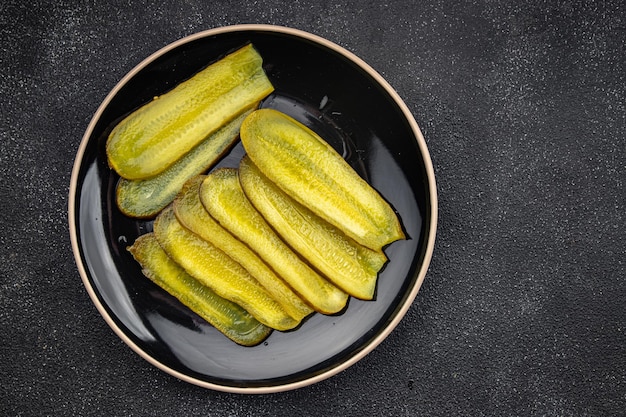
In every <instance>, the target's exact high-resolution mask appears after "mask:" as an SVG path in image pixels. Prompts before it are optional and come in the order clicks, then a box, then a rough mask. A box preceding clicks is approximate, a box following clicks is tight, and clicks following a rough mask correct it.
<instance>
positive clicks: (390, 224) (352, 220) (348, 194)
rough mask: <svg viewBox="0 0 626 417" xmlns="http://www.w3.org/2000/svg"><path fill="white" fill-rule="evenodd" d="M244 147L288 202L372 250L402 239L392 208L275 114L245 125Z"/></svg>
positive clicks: (310, 136)
mask: <svg viewBox="0 0 626 417" xmlns="http://www.w3.org/2000/svg"><path fill="white" fill-rule="evenodd" d="M240 136H241V141H242V143H243V146H244V148H245V150H246V152H247V153H248V155H249V156H250V159H252V161H253V162H254V164H255V165H256V166H257V167H259V169H260V170H261V172H263V173H264V174H265V175H266V176H267V177H268V178H269V179H270V180H271V181H272V182H274V183H275V184H276V185H278V186H279V187H280V188H282V189H283V190H284V191H285V192H286V193H287V194H288V195H289V196H290V197H292V198H293V199H294V200H296V201H298V202H299V203H301V204H302V205H305V206H306V207H308V208H310V209H311V210H312V211H313V212H314V213H315V214H317V215H318V216H320V217H322V218H323V219H325V220H326V221H328V222H329V223H331V224H333V225H334V226H336V227H337V228H339V229H340V230H342V231H344V233H346V234H347V235H348V236H350V237H351V238H353V239H354V240H356V241H357V242H359V243H360V244H362V245H364V246H367V247H369V248H371V249H374V250H380V249H381V248H383V247H384V246H385V245H388V244H389V243H391V242H394V241H396V240H399V239H403V238H404V232H403V230H402V227H401V225H400V222H399V220H398V218H397V216H396V214H395V212H394V211H393V209H392V208H391V207H390V206H389V204H388V203H387V202H386V201H385V200H384V199H383V198H382V197H381V196H380V195H379V194H378V193H377V192H376V190H374V189H373V188H372V187H371V186H370V185H369V184H368V183H367V182H366V181H365V180H364V179H362V178H361V177H360V176H359V175H358V174H357V173H356V171H354V170H353V169H352V167H351V166H350V165H349V164H348V163H347V162H346V161H345V160H344V159H343V158H342V157H341V155H339V154H338V153H337V152H336V151H335V150H334V149H333V148H332V147H331V146H330V145H329V144H328V143H326V142H325V141H324V140H323V139H322V138H321V137H319V136H318V135H317V134H316V133H315V132H313V131H312V130H311V129H309V128H308V127H306V126H304V125H303V124H301V123H300V122H298V121H296V120H295V119H293V118H291V117H289V116H287V115H286V114H284V113H281V112H279V111H277V110H274V109H260V110H256V111H254V112H253V113H252V114H251V115H249V116H248V117H246V119H245V120H244V121H243V124H242V126H241V131H240Z"/></svg>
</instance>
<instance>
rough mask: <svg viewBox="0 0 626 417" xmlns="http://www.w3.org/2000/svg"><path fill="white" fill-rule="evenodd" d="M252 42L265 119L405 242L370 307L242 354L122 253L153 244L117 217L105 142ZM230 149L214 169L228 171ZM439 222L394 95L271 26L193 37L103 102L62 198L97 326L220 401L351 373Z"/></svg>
mask: <svg viewBox="0 0 626 417" xmlns="http://www.w3.org/2000/svg"><path fill="white" fill-rule="evenodd" d="M248 42H252V43H253V44H254V46H255V47H256V49H257V50H258V51H259V53H260V54H261V56H262V57H263V59H264V68H265V70H266V72H267V74H268V77H269V78H270V80H271V81H272V83H273V84H274V86H275V88H276V91H275V92H274V93H273V94H272V95H271V96H270V97H268V98H267V99H266V100H265V101H264V102H263V103H262V105H261V106H262V107H272V108H276V109H279V110H281V111H283V112H285V113H287V114H289V115H291V116H293V117H295V118H296V119H298V120H300V121H301V122H303V123H305V124H306V125H308V126H309V127H311V128H312V129H313V130H315V131H317V133H319V134H320V135H321V136H322V137H324V138H325V139H326V140H327V141H328V142H329V143H330V144H331V145H333V146H334V147H335V148H336V149H337V150H338V151H339V152H340V153H342V154H343V155H344V157H345V158H346V159H347V160H348V161H349V162H350V163H351V164H352V166H353V167H354V168H355V169H356V170H357V171H358V172H359V174H360V175H362V176H363V177H364V178H365V179H366V180H367V181H369V182H370V184H371V185H373V186H374V188H376V189H377V190H378V191H379V192H380V193H381V194H382V196H383V197H384V198H385V199H387V201H389V202H390V203H391V205H392V206H393V207H394V208H395V209H396V211H397V212H398V213H399V216H400V218H401V222H402V225H403V227H404V229H405V231H406V234H407V236H409V239H407V240H405V241H399V242H395V243H392V244H391V245H389V246H388V247H387V248H386V250H385V252H386V253H387V256H388V257H389V259H390V261H389V263H388V264H387V265H386V266H385V268H384V269H383V271H382V272H381V274H380V275H379V278H378V286H377V291H376V298H375V300H374V301H359V300H356V299H354V298H352V299H350V301H349V305H348V308H347V309H346V310H345V311H344V312H342V313H341V314H339V315H335V316H324V315H321V314H315V315H313V316H311V317H310V318H309V319H307V320H306V321H305V322H304V323H303V324H302V326H301V327H300V328H298V329H297V330H295V331H291V332H285V333H281V332H277V331H275V332H273V333H272V334H271V335H270V337H269V338H268V339H267V340H266V341H265V342H264V343H262V344H260V345H259V346H256V347H241V346H238V345H236V344H234V343H233V342H231V341H230V340H228V339H227V338H226V337H224V336H222V335H221V334H220V333H219V332H218V331H217V330H215V329H214V328H213V327H212V326H210V325H209V324H207V323H206V322H204V321H203V320H202V319H200V318H199V317H197V316H196V315H195V314H194V313H192V312H190V311H189V310H187V309H186V308H185V307H184V306H182V305H181V304H180V303H179V302H178V301H177V300H175V299H173V298H172V297H171V296H169V295H168V294H167V293H165V292H164V291H163V290H161V289H160V288H158V287H156V286H155V285H154V284H152V282H150V281H149V280H148V279H147V278H145V277H144V276H143V275H142V273H141V270H140V268H139V266H138V264H137V263H136V262H135V261H134V260H133V258H132V256H131V255H130V254H129V253H128V251H127V250H126V248H127V246H129V245H130V244H132V242H133V241H134V240H135V238H136V237H137V236H139V235H141V234H143V233H146V232H148V231H151V230H152V223H151V222H150V221H136V220H132V219H130V218H127V217H125V216H124V215H122V214H121V213H120V212H119V211H118V209H117V207H116V204H115V197H114V196H115V186H116V183H117V181H118V179H119V177H118V176H117V175H116V174H115V173H114V172H112V171H111V170H110V169H109V167H108V166H107V161H106V155H105V142H106V138H107V135H108V133H109V132H110V131H111V129H112V128H113V126H114V125H115V123H116V122H117V121H119V120H120V118H121V117H122V116H124V115H125V114H127V113H128V112H130V111H132V110H133V109H135V108H137V107H138V106H140V105H141V104H143V103H145V102H147V101H149V100H150V99H152V97H154V96H156V95H160V94H162V93H163V92H165V91H167V90H169V89H171V88H172V87H174V86H175V85H176V84H177V83H179V82H181V81H183V80H184V79H186V78H189V77H190V76H191V75H193V74H194V73H195V72H197V71H198V70H200V69H201V68H202V67H204V66H206V65H208V64H209V63H211V62H213V61H215V60H217V59H219V58H220V57H221V56H223V55H224V54H226V53H227V52H229V51H232V50H234V49H236V48H238V47H240V46H242V45H244V44H246V43H248ZM242 155H243V150H242V147H241V145H237V146H236V147H235V148H234V149H233V150H232V152H231V153H230V154H229V155H228V156H226V157H225V158H224V159H223V160H222V161H221V162H220V165H219V166H236V165H237V163H238V161H239V159H240V158H241V156H242ZM436 222H437V200H436V188H435V180H434V173H433V169H432V165H431V161H430V157H429V155H428V150H427V148H426V143H425V141H424V139H423V137H422V134H421V133H420V130H419V128H418V126H417V123H416V122H415V120H414V119H413V116H412V115H411V113H410V112H409V111H408V109H407V108H406V106H405V104H404V103H403V102H402V100H401V99H400V98H399V97H398V95H397V94H396V93H395V92H394V91H393V90H392V89H391V87H390V86H389V85H388V84H387V83H386V82H385V81H384V80H383V79H382V77H380V75H378V74H377V73H376V72H375V71H374V70H372V69H371V68H370V67H369V66H368V65H367V64H365V63H364V62H363V61H362V60H360V59H359V58H357V57H356V56H354V55H353V54H351V53H350V52H348V51H346V50H344V49H343V48H341V47H339V46H337V45H335V44H333V43H331V42H329V41H327V40H324V39H321V38H319V37H317V36H314V35H311V34H308V33H304V32H301V31H297V30H293V29H288V28H282V27H275V26H266V25H244V26H232V27H226V28H220V29H214V30H209V31H206V32H201V33H198V34H196V35H193V36H190V37H187V38H184V39H182V40H180V41H178V42H175V43H173V44H171V45H169V46H167V47H165V48H163V49H162V50H160V51H158V52H156V53H155V54H153V55H152V56H150V57H149V58H147V59H146V60H145V61H143V62H142V63H141V64H139V65H138V66H137V67H136V68H135V69H133V70H132V71H131V72H130V73H129V74H128V75H127V76H126V77H124V78H123V79H122V80H121V81H120V82H119V83H118V85H117V86H116V87H115V88H114V89H113V90H112V91H111V93H110V94H109V95H108V96H107V98H106V99H105V101H104V102H103V103H102V105H101V106H100V108H99V109H98V110H97V112H96V114H95V115H94V118H93V119H92V121H91V123H90V124H89V126H88V128H87V131H86V133H85V135H84V137H83V140H82V142H81V145H80V148H79V151H78V154H77V157H76V161H75V164H74V170H73V172H72V180H71V187H70V199H69V223H70V234H71V240H72V247H73V250H74V254H75V257H76V262H77V265H78V269H79V272H80V275H81V277H82V280H83V282H84V285H85V287H86V288H87V291H88V293H89V295H90V297H91V298H92V300H93V302H94V304H95V305H96V307H97V308H98V310H99V312H100V313H101V314H102V316H103V317H104V318H105V320H106V322H107V323H108V324H109V325H110V326H111V327H112V329H113V330H114V331H115V332H116V334H117V335H118V336H119V337H121V338H122V340H124V342H126V343H127V344H128V345H129V346H130V347H131V348H132V349H133V350H134V351H135V352H137V353H138V354H140V355H141V356H142V357H144V358H145V359H146V360H148V361H149V362H150V363H152V364H154V365H155V366H157V367H159V368H161V369H162V370H164V371H166V372H168V373H170V374H172V375H174V376H176V377H178V378H181V379H183V380H185V381H188V382H190V383H194V384H197V385H200V386H203V387H207V388H212V389H216V390H221V391H229V392H242V393H267V392H275V391H282V390H288V389H294V388H298V387H301V386H305V385H308V384H311V383H314V382H317V381H320V380H322V379H325V378H327V377H330V376H332V375H334V374H336V373H338V372H339V371H341V370H343V369H345V368H347V367H348V366H350V365H352V364H354V363H355V362H356V361H358V360H359V359H360V358H362V357H363V356H365V355H366V354H367V353H368V352H370V351H371V350H372V349H374V348H375V347H376V346H377V345H378V344H379V343H380V342H381V341H382V340H383V339H384V338H385V337H386V336H387V335H388V334H389V332H391V330H392V329H393V328H394V327H395V326H396V325H397V323H398V322H399V321H400V319H401V318H402V317H403V316H404V314H405V313H406V311H407V310H408V308H409V307H410V305H411V303H412V302H413V300H414V298H415V296H416V295H417V292H418V290H419V287H420V285H421V283H422V281H423V279H424V276H425V274H426V270H427V268H428V264H429V262H430V258H431V254H432V250H433V245H434V239H435V230H436Z"/></svg>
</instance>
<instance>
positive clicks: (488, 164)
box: [0, 0, 626, 416]
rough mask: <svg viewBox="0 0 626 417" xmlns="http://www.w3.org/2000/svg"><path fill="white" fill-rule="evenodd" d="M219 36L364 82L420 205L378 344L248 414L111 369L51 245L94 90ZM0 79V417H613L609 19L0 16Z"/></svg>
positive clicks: (497, 8)
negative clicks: (382, 95)
mask: <svg viewBox="0 0 626 417" xmlns="http://www.w3.org/2000/svg"><path fill="white" fill-rule="evenodd" d="M309 3H311V4H309ZM238 23H270V24H277V25H283V26H291V27H295V28H298V29H303V30H306V31H309V32H312V33H315V34H317V35H320V36H323V37H325V38H327V39H329V40H331V41H333V42H336V43H338V44H339V45H341V46H344V47H345V48H347V49H348V50H350V51H352V52H354V53H356V54H357V55H358V56H360V57H361V58H363V59H364V60H365V61H366V62H368V63H369V64H370V65H371V66H373V67H374V68H375V69H376V70H378V71H379V72H380V73H381V74H382V75H383V76H384V77H385V78H386V79H387V80H388V81H389V83H390V84H391V85H392V86H394V87H395V88H396V89H397V91H398V93H399V94H400V96H401V97H402V98H403V99H404V100H405V101H406V103H407V105H408V106H409V108H410V109H411V111H412V112H413V114H414V115H415V118H416V119H417V121H418V123H419V124H420V126H421V128H422V130H423V133H424V135H425V137H426V139H427V141H428V145H429V148H430V151H431V156H432V159H433V163H434V166H435V171H436V174H437V180H438V188H439V202H440V213H439V214H440V224H439V229H438V238H437V244H436V248H435V254H434V257H433V260H432V263H431V268H430V271H429V274H428V275H427V277H426V281H425V283H424V285H423V287H422V290H421V292H420V293H419V294H418V296H417V299H416V300H415V303H414V305H413V307H412V308H411V310H410V311H409V312H408V314H407V316H406V317H405V319H404V320H403V321H402V323H401V324H400V325H399V326H398V328H397V329H396V330H395V331H394V332H393V333H392V334H391V336H390V337H389V338H388V339H387V340H386V341H384V342H383V343H382V344H381V345H380V346H379V347H378V348H377V349H376V350H374V351H373V352H372V353H370V354H369V355H368V356H366V357H365V358H364V359H363V360H362V361H360V362H359V363H357V364H356V365H354V366H352V367H350V368H349V369H347V370H346V371H344V372H342V373H340V374H339V375H336V376H335V377H333V378H331V379H328V380H326V381H323V382H321V383H319V384H316V385H313V386H310V387H307V388H303V389H301V390H297V391H291V392H287V393H281V394H272V395H264V396H241V395H233V394H225V393H219V392H213V391H209V390H205V389H202V388H198V387H195V386H193V385H190V384H187V383H184V382H181V381H179V380H177V379H175V378H174V377H171V376H169V375H167V374H165V373H164V372H162V371H160V370H158V369H156V368H154V367H153V366H151V365H150V364H148V363H147V362H146V361H144V360H143V359H141V358H140V357H139V356H138V355H136V354H135V353H133V352H132V351H131V350H130V349H129V348H128V347H127V346H126V345H125V344H124V343H123V342H122V341H121V340H119V339H118V338H117V337H116V336H115V335H114V333H113V332H112V331H111V329H110V328H109V327H108V326H107V325H106V323H105V322H104V320H103V319H102V318H101V317H100V315H99V314H98V312H97V311H96V309H95V307H94V306H93V304H92V303H91V301H90V299H89V297H88V295H87V293H86V291H85V289H84V287H83V285H82V282H81V280H80V277H79V275H78V272H77V269H76V266H75V263H74V258H73V255H72V251H71V247H70V242H69V233H68V225H67V202H68V196H67V194H68V188H69V182H70V172H71V169H72V164H73V159H74V155H75V153H76V150H77V148H78V145H79V143H80V140H81V137H82V134H83V132H84V130H85V128H86V126H87V124H88V123H89V120H90V119H91V117H92V115H93V113H94V112H95V110H96V109H97V107H98V105H99V103H100V102H101V101H102V100H103V99H104V97H105V96H106V94H107V93H108V91H109V90H110V89H111V88H112V87H113V86H114V85H115V84H116V83H117V81H118V80H119V79H120V78H121V77H123V76H124V74H126V73H127V72H128V71H129V70H130V69H132V67H134V66H135V65H136V64H137V63H139V62H140V61H141V60H142V59H143V58H145V57H147V56H148V55H149V54H151V53H152V52H154V51H155V50H157V49H159V48H161V47H163V46H165V45H167V44H168V43H170V42H172V41H175V40H177V39H179V38H181V37H184V36H186V35H189V34H192V33H195V32H198V31H201V30H204V29H209V28H213V27H218V26H223V25H231V24H238ZM0 68H1V69H2V72H1V76H0V97H1V100H2V107H1V109H0V117H1V119H0V161H1V163H0V196H1V200H0V201H1V207H0V208H1V210H0V354H1V355H2V358H1V359H2V360H1V362H0V374H1V375H2V384H1V385H0V414H1V415H6V416H43V415H54V416H64V415H67V416H76V415H81V416H118V415H119V416H122V415H129V416H130V415H133V416H155V415H163V416H164V415H167V416H170V415H171V416H174V415H181V416H196V415H197V416H200V415H202V416H249V415H255V416H294V415H307V416H308V415H310V416H318V415H319V416H333V415H341V416H363V415H382V416H418V415H432V416H452V415H468V416H470V415H471V416H481V415H485V416H495V415H523V416H539V415H557V416H608V415H624V414H625V413H624V410H625V409H626V301H625V300H626V273H625V262H626V241H625V238H624V227H625V226H626V222H625V209H626V204H625V200H626V192H625V188H624V182H625V181H626V156H625V151H626V108H625V102H626V75H625V74H626V6H624V3H623V2H621V1H619V0H615V1H598V2H584V1H571V2H547V1H524V2H519V1H504V2H495V1H487V0H484V1H467V2H460V1H450V2H443V1H424V2H410V1H388V2H370V1H368V2H362V1H332V2H329V1H318V2H304V1H269V0H258V1H240V2H230V1H213V2H204V1H193V0H191V1H170V2H165V1H154V2H121V1H116V2H95V1H89V2H86V1H62V2H52V1H50V2H45V1H34V2H21V1H15V0H8V1H6V0H5V1H4V2H3V3H2V5H0Z"/></svg>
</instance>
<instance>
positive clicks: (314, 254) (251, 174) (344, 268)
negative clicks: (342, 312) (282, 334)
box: [239, 156, 387, 300]
mask: <svg viewBox="0 0 626 417" xmlns="http://www.w3.org/2000/svg"><path fill="white" fill-rule="evenodd" d="M239 180H240V182H241V185H242V187H243V190H244V192H245V193H246V196H247V197H248V199H249V200H250V201H251V202H252V204H253V205H254V206H255V207H256V209H257V210H258V211H259V212H260V213H261V214H262V215H263V217H264V218H265V220H267V222H268V223H269V224H270V225H271V226H272V227H273V228H274V230H276V231H277V232H278V234H279V235H280V236H281V237H282V238H283V240H285V241H286V242H287V243H288V244H289V245H290V246H291V247H292V248H293V249H295V250H296V251H297V252H298V253H300V255H302V257H303V258H305V259H306V260H307V261H309V262H310V263H311V265H313V266H314V267H315V268H317V269H318V270H319V271H320V272H322V273H323V274H324V275H325V276H326V277H327V278H328V279H329V280H330V281H332V282H333V283H334V284H335V285H337V286H338V287H339V288H341V289H342V290H344V291H345V292H347V293H348V294H350V295H352V296H354V297H357V298H360V299H364V300H371V299H372V298H373V296H374V291H375V289H376V280H377V278H378V271H380V269H381V268H382V267H383V265H384V264H385V262H386V261H387V257H386V256H385V255H384V253H382V252H381V251H374V250H372V249H369V248H367V247H365V246H363V245H360V244H359V243H357V242H355V241H354V240H352V239H350V238H348V237H347V236H346V235H345V234H343V233H342V232H341V231H340V230H339V229H337V228H336V227H334V226H332V225H331V224H330V223H328V222H326V221H324V220H323V219H322V218H320V217H319V216H317V215H315V214H314V213H313V212H311V211H310V210H309V209H307V208H306V207H304V206H302V205H301V204H299V203H298V202H296V201H295V200H293V199H291V198H290V197H289V196H288V195H287V194H286V193H285V192H284V191H282V190H281V189H280V188H279V187H278V186H276V184H274V183H272V182H271V181H269V180H268V179H267V177H266V176H265V175H263V174H262V173H261V171H259V169H258V168H257V167H256V165H254V163H252V161H251V160H250V158H248V157H247V156H245V157H244V158H243V159H242V160H241V163H240V164H239Z"/></svg>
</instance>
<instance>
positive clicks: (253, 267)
mask: <svg viewBox="0 0 626 417" xmlns="http://www.w3.org/2000/svg"><path fill="white" fill-rule="evenodd" d="M204 178H205V176H203V175H199V176H196V177H194V178H191V179H190V180H189V181H187V183H185V185H184V186H183V188H182V190H181V192H180V194H179V195H178V196H177V197H176V199H175V200H174V204H173V207H174V213H175V214H176V218H178V221H180V223H181V224H182V225H183V226H185V227H186V228H187V229H189V230H191V231H192V232H194V233H195V234H197V235H198V236H200V237H201V238H202V239H204V240H206V241H208V242H210V243H212V244H213V245H215V247H217V248H218V249H221V250H222V251H224V252H225V253H227V254H228V255H230V257H231V258H233V259H234V260H235V261H237V262H239V264H241V266H243V267H244V268H245V269H247V270H248V272H249V273H250V274H251V275H252V276H253V277H255V278H256V280H257V281H259V283H260V284H261V285H263V286H264V287H265V289H266V290H267V291H268V292H269V293H270V294H271V295H272V296H273V297H274V299H276V301H278V303H279V304H280V305H281V306H282V307H283V309H284V310H285V311H286V312H287V313H288V314H289V315H290V316H291V317H293V318H294V319H295V320H297V321H301V320H302V319H303V318H304V317H306V316H308V315H309V314H311V313H312V312H313V310H312V309H311V307H309V306H308V305H307V304H305V303H304V301H302V299H301V298H300V297H299V296H298V295H297V294H296V293H294V292H293V290H292V289H291V288H290V287H289V286H288V285H287V284H285V282H284V281H283V280H282V279H281V278H279V277H278V276H277V275H276V274H275V273H274V272H273V271H272V270H271V269H270V268H269V267H268V266H267V265H266V264H265V262H263V261H262V260H261V259H260V258H259V257H258V255H257V254H256V253H254V252H253V251H252V250H251V249H250V248H249V247H248V246H246V245H245V244H244V243H243V242H241V241H240V240H239V239H237V238H236V237H234V236H233V235H232V234H230V232H228V231H227V230H226V229H225V228H223V227H222V226H221V225H220V224H219V223H218V222H217V221H216V220H215V219H213V217H211V216H210V215H209V213H208V212H207V211H206V209H205V208H204V206H203V205H202V202H201V201H200V185H201V184H202V181H203V180H204Z"/></svg>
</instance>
